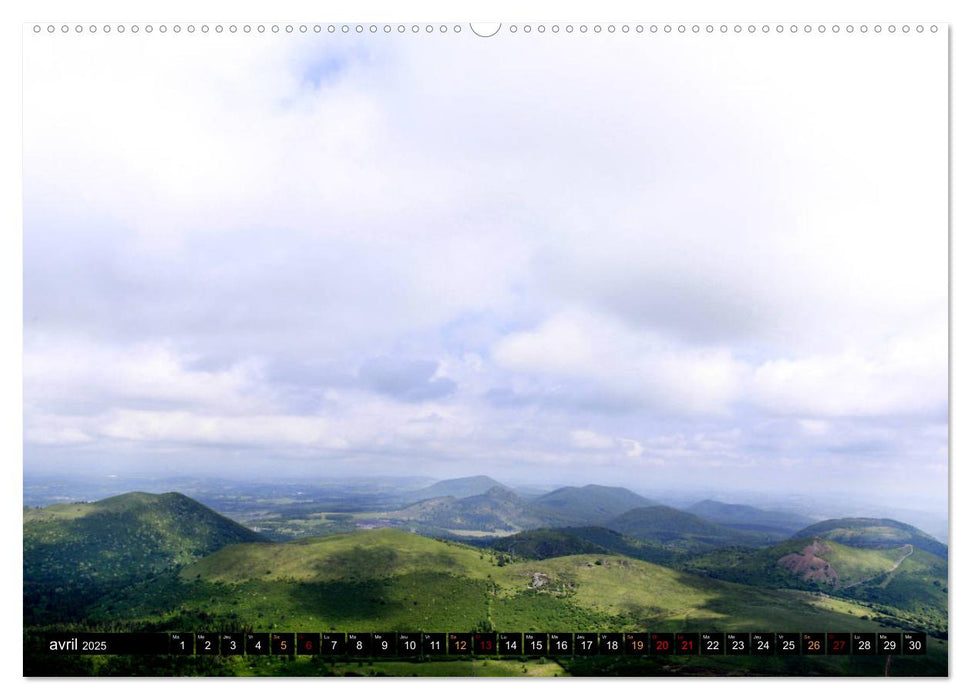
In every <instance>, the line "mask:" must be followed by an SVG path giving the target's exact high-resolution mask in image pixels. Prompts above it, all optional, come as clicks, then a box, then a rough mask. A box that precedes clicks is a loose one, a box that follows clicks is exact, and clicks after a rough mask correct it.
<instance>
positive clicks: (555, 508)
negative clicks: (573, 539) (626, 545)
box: [532, 484, 655, 525]
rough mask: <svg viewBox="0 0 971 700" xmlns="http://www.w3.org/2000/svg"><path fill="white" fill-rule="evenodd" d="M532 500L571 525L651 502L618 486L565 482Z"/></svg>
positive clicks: (594, 520)
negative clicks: (573, 484)
mask: <svg viewBox="0 0 971 700" xmlns="http://www.w3.org/2000/svg"><path fill="white" fill-rule="evenodd" d="M532 502H533V504H534V505H536V506H539V507H541V508H543V509H544V510H545V511H547V512H549V513H555V514H556V515H557V516H559V518H560V519H562V520H563V521H565V522H569V523H570V524H574V525H588V524H595V523H603V522H606V521H607V520H610V519H611V518H615V517H617V516H618V515H621V514H622V513H625V512H627V511H629V510H632V509H634V508H643V507H645V506H651V505H655V504H654V501H651V500H649V499H647V498H644V497H643V496H640V495H638V494H636V493H634V492H633V491H631V490H629V489H625V488H621V487H618V486H600V485H597V484H588V485H586V486H581V487H577V486H566V487H564V488H561V489H557V490H555V491H551V492H550V493H547V494H543V495H542V496H540V497H539V498H535V499H533V501H532Z"/></svg>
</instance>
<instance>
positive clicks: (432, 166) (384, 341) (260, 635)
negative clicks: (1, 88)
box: [23, 17, 949, 678]
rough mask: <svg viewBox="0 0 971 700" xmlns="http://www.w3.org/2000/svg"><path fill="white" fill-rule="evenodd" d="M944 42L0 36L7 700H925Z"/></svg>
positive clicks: (364, 32) (824, 28)
mask: <svg viewBox="0 0 971 700" xmlns="http://www.w3.org/2000/svg"><path fill="white" fill-rule="evenodd" d="M324 19H326V18H324ZM948 35H949V27H948V25H947V24H946V23H940V22H939V23H935V22H932V21H922V22H921V21H913V22H909V23H901V22H885V21H879V18H878V21H867V22H854V23H845V22H820V21H816V22H813V23H806V22H803V21H800V22H792V21H787V22H780V21H778V20H765V21H758V20H757V19H756V20H745V21H739V22H723V21H717V22H703V21H702V22H683V23H678V22H652V21H650V18H647V19H645V18H643V17H642V18H641V19H640V20H638V19H636V18H633V19H630V18H629V19H627V20H625V21H617V20H616V18H615V19H614V20H613V21H608V20H604V21H600V22H596V21H590V22H562V21H556V19H555V18H552V19H549V20H548V21H532V22H525V23H523V22H501V23H494V24H485V23H469V22H464V21H463V22H455V21H451V22H441V21H437V22H431V21H428V20H427V18H418V19H417V20H416V21H410V22H390V23H332V22H327V21H319V22H309V21H308V22H292V21H285V18H284V21H281V20H280V19H277V20H274V19H273V18H269V19H268V20H266V21H262V22H260V21H254V22H249V23H246V22H235V23H234V22H231V21H225V22H215V21H212V22H206V23H202V22H187V23H171V22H159V23H154V22H153V23H125V22H105V21H103V20H98V21H70V22H64V21H50V22H47V21H44V22H35V23H28V24H26V25H25V26H24V29H23V195H24V197H23V382H24V383H23V423H24V430H23V503H24V510H23V562H24V563H23V583H24V586H23V645H24V664H23V673H24V675H25V676H458V677H471V676H514V677H518V678H524V677H550V676H570V677H579V676H599V677H605V676H706V677H708V676H774V677H792V676H862V677H877V676H879V677H883V676H890V677H913V676H947V675H948V673H949V671H948V668H949V667H948V596H949V591H948V582H949V577H948V546H949V539H948V468H949V428H948V425H949V424H948V415H949V403H948V398H949V394H948V382H949V364H948V360H949V357H948V352H949V346H948V337H949V325H948V322H949V317H948V304H949V299H948V289H949V287H948V282H949V257H948V256H949V232H948V206H949V192H948V187H949V185H948V176H949V172H948V162H949V161H948V157H949V156H948V138H949V137H948V134H949V125H948V118H949V116H948V109H949V107H948V100H949V93H948V90H949V83H948Z"/></svg>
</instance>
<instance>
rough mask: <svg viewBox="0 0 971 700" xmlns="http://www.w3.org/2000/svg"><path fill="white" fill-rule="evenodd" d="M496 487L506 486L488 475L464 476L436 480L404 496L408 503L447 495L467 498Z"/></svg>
mask: <svg viewBox="0 0 971 700" xmlns="http://www.w3.org/2000/svg"><path fill="white" fill-rule="evenodd" d="M496 487H499V488H503V489H504V488H506V486H504V485H503V484H500V483H499V482H498V481H496V480H495V479H493V478H492V477H489V476H466V477H462V478H459V479H445V480H444V481H436V482H435V483H434V484H432V485H431V486H426V487H425V488H423V489H419V490H418V491H412V492H411V493H408V494H407V495H406V496H407V499H408V502H410V503H417V502H418V501H427V500H428V499H430V498H445V497H449V496H450V497H452V498H468V497H469V496H478V495H480V494H483V493H485V492H486V491H488V490H489V489H494V488H496Z"/></svg>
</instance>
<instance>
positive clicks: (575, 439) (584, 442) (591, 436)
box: [570, 430, 615, 450]
mask: <svg viewBox="0 0 971 700" xmlns="http://www.w3.org/2000/svg"><path fill="white" fill-rule="evenodd" d="M570 442H571V443H572V444H573V445H574V446H575V447H579V448H580V449H582V450H609V449H611V448H613V447H614V445H615V442H614V439H613V438H611V437H608V436H606V435H599V434H598V433H595V432H594V431H592V430H573V431H571V432H570Z"/></svg>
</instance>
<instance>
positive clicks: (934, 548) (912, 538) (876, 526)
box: [793, 518, 947, 559]
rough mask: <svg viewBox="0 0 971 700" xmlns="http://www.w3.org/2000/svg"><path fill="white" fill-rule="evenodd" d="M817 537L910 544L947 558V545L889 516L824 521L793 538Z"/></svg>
mask: <svg viewBox="0 0 971 700" xmlns="http://www.w3.org/2000/svg"><path fill="white" fill-rule="evenodd" d="M803 537H819V538H821V539H824V540H831V541H833V542H841V543H842V544H848V545H850V546H852V547H900V546H903V545H905V544H912V545H914V546H915V547H917V548H918V549H923V550H924V551H925V552H930V553H931V554H933V555H935V556H938V557H941V558H942V559H947V545H945V544H944V543H942V542H939V541H938V540H936V539H934V538H933V537H931V536H930V535H928V534H927V533H926V532H923V531H922V530H918V529H917V528H916V527H914V526H913V525H908V524H907V523H902V522H899V521H897V520H890V519H888V518H882V519H878V518H840V519H837V520H824V521H822V522H820V523H816V524H814V525H810V526H809V527H807V528H805V529H803V530H800V531H799V532H797V533H796V534H795V535H793V538H794V539H795V538H803Z"/></svg>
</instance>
